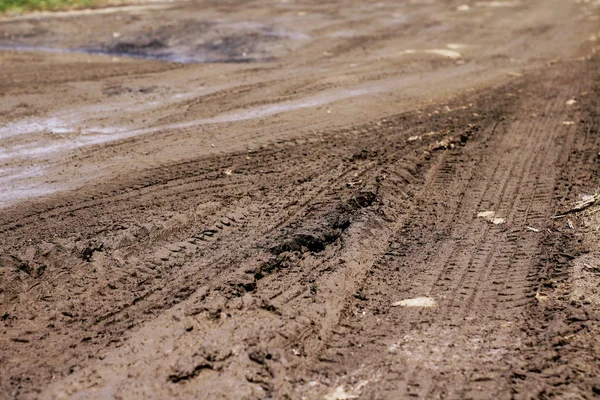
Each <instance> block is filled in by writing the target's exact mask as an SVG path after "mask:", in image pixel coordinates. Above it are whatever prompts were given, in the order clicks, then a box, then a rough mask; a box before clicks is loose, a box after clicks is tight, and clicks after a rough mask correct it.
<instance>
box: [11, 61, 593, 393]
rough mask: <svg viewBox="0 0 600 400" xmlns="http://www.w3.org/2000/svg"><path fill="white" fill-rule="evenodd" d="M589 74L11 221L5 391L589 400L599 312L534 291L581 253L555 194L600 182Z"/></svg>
mask: <svg viewBox="0 0 600 400" xmlns="http://www.w3.org/2000/svg"><path fill="white" fill-rule="evenodd" d="M597 66H598V63H597V60H593V61H588V62H578V63H575V62H573V63H559V64H557V65H554V66H551V67H548V68H544V69H540V70H538V71H535V72H533V73H531V74H530V75H528V76H526V77H524V78H522V79H520V80H518V81H517V83H515V84H513V85H509V86H503V87H500V88H496V89H495V90H493V91H491V92H490V93H489V94H478V95H476V96H472V97H469V98H460V99H457V100H455V102H453V103H450V104H449V107H448V109H447V110H445V111H444V112H442V113H434V112H433V109H431V110H424V111H421V112H411V113H405V114H400V115H393V116H390V117H388V118H385V119H384V120H380V121H376V122H373V123H369V124H365V125H363V126H359V127H355V128H352V129H344V130H337V131H331V132H327V135H315V137H314V138H307V139H302V140H294V141H281V142H279V143H277V144H275V145H274V146H271V147H270V148H267V149H263V150H260V151H254V152H250V153H248V152H246V153H240V154H230V155H226V156H214V157H202V158H199V159H195V160H190V161H188V162H184V163H179V164H175V165H169V166H166V167H164V168H159V169H155V170H151V171H147V172H145V173H144V174H143V175H142V176H135V177H132V176H125V177H122V178H117V179H115V180H114V181H112V182H108V183H105V184H98V185H96V186H91V187H87V188H83V189H81V190H77V191H74V192H71V193H66V194H62V195H58V196H57V198H56V199H51V198H49V199H45V200H39V201H36V202H32V203H29V204H22V205H20V206H15V207H13V208H10V209H6V210H2V212H1V214H0V234H1V235H2V242H0V253H1V254H2V255H1V257H2V258H0V268H1V270H0V273H1V274H2V277H1V278H2V279H1V280H0V282H1V283H0V285H1V286H0V290H1V291H0V296H1V297H0V299H1V303H0V304H1V305H2V309H1V314H2V322H1V323H2V332H3V335H2V337H1V338H0V341H1V342H0V343H1V347H2V349H3V351H2V355H1V356H0V357H1V358H2V360H1V361H2V365H3V367H2V369H3V373H2V374H1V377H0V386H1V389H2V393H4V394H6V395H7V397H10V398H12V397H16V398H28V397H42V398H55V397H72V396H75V395H79V396H82V397H87V398H94V397H102V396H105V395H107V394H109V395H112V396H121V397H123V398H134V397H136V398H147V397H155V398H161V397H166V396H176V395H177V396H183V397H191V396H193V395H194V394H197V393H203V394H205V395H206V396H207V397H217V396H227V397H230V398H252V397H269V396H270V397H274V398H285V397H289V398H301V397H302V396H307V397H309V398H318V397H322V396H326V395H332V393H334V392H337V393H342V392H343V393H345V395H346V396H362V397H363V398H390V399H392V398H404V397H408V396H416V397H420V398H441V397H446V398H468V397H471V398H490V397H500V398H509V397H512V396H519V397H528V396H540V395H542V394H547V395H548V396H552V395H555V396H562V395H565V394H566V395H571V394H573V395H576V394H579V395H580V396H583V397H585V396H587V397H592V396H593V395H594V393H595V390H597V389H596V388H595V387H594V386H593V377H594V374H595V372H596V370H595V369H594V368H597V367H595V366H594V365H592V364H591V360H592V359H593V358H594V357H597V352H596V353H595V351H597V348H594V347H593V346H594V345H593V344H589V341H586V340H585V339H579V338H580V337H581V338H583V337H584V336H576V337H575V338H576V340H581V341H582V342H581V343H584V344H587V345H586V346H583V345H581V346H579V345H577V344H574V345H573V346H571V347H569V345H568V343H567V344H561V343H563V342H562V341H561V340H558V339H556V338H558V337H559V336H560V337H563V338H564V337H565V335H566V336H569V335H570V333H569V332H573V333H580V332H582V329H583V332H590V333H593V329H594V327H593V325H594V321H595V320H594V319H592V317H590V315H591V311H588V310H587V309H586V308H585V305H584V304H582V305H581V307H579V308H577V307H575V311H571V310H572V308H570V307H571V305H569V306H567V305H565V304H564V303H563V302H561V300H560V298H559V297H557V298H556V299H555V300H553V303H545V304H551V306H546V305H540V303H539V296H538V297H537V298H536V294H537V293H538V292H539V287H540V283H541V284H542V285H544V284H545V282H546V279H548V277H550V279H554V278H553V277H558V276H560V272H561V271H560V268H561V265H562V266H563V270H562V272H563V273H564V274H567V276H568V268H569V264H568V258H569V256H567V257H566V259H565V256H564V254H567V255H569V254H572V255H574V254H576V253H573V252H572V251H571V250H569V249H571V248H573V246H576V241H574V240H573V238H571V237H570V236H569V235H568V234H565V235H563V234H561V233H560V230H559V229H558V228H556V227H555V226H554V225H553V224H554V223H553V222H552V221H551V220H550V218H549V217H550V216H551V215H552V214H553V213H554V212H555V210H556V209H557V204H556V201H557V200H556V196H557V195H564V196H566V197H567V198H571V197H573V192H569V193H565V194H563V193H564V191H563V186H561V185H560V183H561V182H568V181H570V180H571V179H572V177H573V176H579V172H578V171H586V172H585V173H587V174H589V177H590V178H592V179H597V177H596V176H595V173H596V171H595V170H593V169H590V168H589V163H586V162H585V160H588V158H589V157H590V156H589V154H587V153H585V154H587V155H584V156H583V157H581V156H578V155H580V154H581V153H580V152H582V151H585V149H587V148H588V147H591V146H592V145H594V144H595V143H596V141H597V132H596V131H595V130H594V129H595V128H594V126H597V122H598V121H597V114H596V111H597V108H595V107H597V103H596V101H597V100H596V99H597V92H596V91H595V90H597V81H596V80H594V79H595V78H594V77H593V76H592V75H591V74H592V72H591V71H594V69H595V68H597ZM586 92H587V93H588V94H587V96H589V97H587V99H591V100H590V101H589V102H587V103H586V102H585V101H583V100H582V101H581V108H572V107H571V108H570V107H569V106H567V105H566V104H565V103H566V102H567V100H569V99H571V98H573V97H577V98H579V97H581V96H583V93H586ZM565 121H574V122H576V123H575V124H564V123H563V122H565ZM594 124H596V125H594ZM577 150H579V153H578V152H577ZM573 151H575V152H574V153H573ZM569 157H570V158H569ZM557 182H558V183H559V184H557ZM486 210H494V211H496V213H498V215H499V216H500V217H502V218H505V219H506V224H503V225H498V226H495V225H492V224H489V223H488V222H487V221H485V220H483V219H478V218H476V215H477V213H478V212H480V211H486ZM527 227H533V228H535V229H538V230H540V231H542V232H543V231H546V229H550V230H551V231H553V232H555V233H556V232H557V230H558V232H559V233H557V234H555V235H552V234H550V236H548V235H547V234H545V233H542V232H537V233H536V232H533V231H529V230H528V229H527ZM563 247H564V248H563ZM575 248H576V247H575ZM565 249H566V250H565ZM560 254H563V255H560ZM556 257H559V258H558V259H557V258H556ZM557 261H559V262H557ZM544 266H546V267H548V268H546V269H545V270H544V271H541V270H540V268H541V267H544ZM541 279H544V281H542V282H540V280H541ZM420 296H428V297H431V298H434V299H435V301H436V304H437V307H435V308H426V309H409V308H401V307H391V304H392V303H394V302H396V301H398V300H402V299H408V298H415V297H420ZM581 310H583V311H584V313H585V315H586V318H587V319H586V320H582V319H581V317H580V315H581V312H580V311H581ZM572 313H576V314H572ZM557 315H565V318H564V319H560V318H561V317H557ZM569 315H578V316H579V317H577V318H573V317H570V316H569ZM556 318H559V319H560V323H561V326H566V328H564V330H559V331H556V330H553V328H552V327H553V326H555V324H553V323H547V322H546V321H549V320H551V319H556ZM524 321H527V322H524ZM555 342H556V343H559V347H560V348H559V349H556V348H555V347H554V348H550V347H548V343H555ZM576 343H579V342H576ZM561 352H562V353H564V355H563V354H562V353H561ZM557 353H558V354H559V355H560V357H559V358H557V357H556V354H557ZM549 355H551V356H549ZM561 357H564V358H563V360H564V362H565V363H568V361H569V360H575V359H576V360H579V364H578V367H577V368H583V369H584V370H585V371H584V373H580V372H579V369H575V368H572V367H560V365H561V363H562V362H563V361H561ZM540 365H541V366H540ZM563 365H566V364H563ZM542 366H543V367H542ZM561 368H562V369H561ZM552 371H559V373H560V374H563V375H561V376H563V377H566V378H564V380H563V381H560V382H559V384H556V382H557V381H556V380H555V375H552ZM561 371H562V372H561ZM564 371H567V372H564ZM333 398H334V397H333ZM338 398H339V397H338Z"/></svg>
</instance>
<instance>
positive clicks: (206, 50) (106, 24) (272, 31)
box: [0, 8, 309, 63]
mask: <svg viewBox="0 0 600 400" xmlns="http://www.w3.org/2000/svg"><path fill="white" fill-rule="evenodd" d="M57 19H60V20H61V23H60V24H57V23H56V22H57ZM75 20H76V21H75ZM62 22H64V23H70V24H76V25H79V27H80V30H79V32H78V33H77V34H75V35H74V34H73V32H67V31H65V30H64V29H63V26H64V24H63V23H62ZM92 32H93V35H92V34H91V33H92ZM307 39H309V36H308V35H307V34H305V33H303V32H300V31H295V30H290V29H284V28H283V27H281V26H278V25H277V24H276V23H261V22H259V21H246V20H227V19H223V18H220V17H219V16H218V15H215V18H214V19H202V20H198V19H194V18H189V19H181V16H179V18H177V19H172V18H169V10H168V9H165V10H160V11H157V10H152V9H150V10H149V9H147V8H139V9H135V8H134V9H132V10H129V12H128V13H126V14H125V13H124V12H118V11H115V12H114V13H87V14H75V15H70V14H63V15H59V16H58V17H54V16H47V15H43V16H40V17H37V18H30V19H20V18H17V19H14V20H5V21H3V22H2V24H0V50H16V51H39V52H52V53H85V54H95V55H108V56H113V57H133V58H144V59H151V60H163V61H170V62H175V63H249V62H266V61H271V60H275V59H277V58H279V57H282V56H283V55H285V54H286V53H287V52H289V51H291V50H293V49H294V48H296V47H298V46H300V45H302V43H304V42H306V41H307Z"/></svg>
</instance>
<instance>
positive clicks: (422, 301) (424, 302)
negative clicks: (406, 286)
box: [392, 297, 437, 307]
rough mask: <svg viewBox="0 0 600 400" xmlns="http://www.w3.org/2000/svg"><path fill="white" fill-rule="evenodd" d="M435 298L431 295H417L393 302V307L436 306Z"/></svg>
mask: <svg viewBox="0 0 600 400" xmlns="http://www.w3.org/2000/svg"><path fill="white" fill-rule="evenodd" d="M436 306H437V303H436V301H435V299H432V298H431V297H415V298H414V299H405V300H401V301H397V302H395V303H392V307H436Z"/></svg>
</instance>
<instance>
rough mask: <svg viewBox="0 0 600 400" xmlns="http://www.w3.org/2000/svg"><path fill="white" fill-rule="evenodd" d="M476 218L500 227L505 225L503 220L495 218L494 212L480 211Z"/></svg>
mask: <svg viewBox="0 0 600 400" xmlns="http://www.w3.org/2000/svg"><path fill="white" fill-rule="evenodd" d="M477 218H483V219H485V220H486V221H488V222H490V223H492V224H494V225H502V224H504V223H506V220H505V219H504V218H498V217H496V211H482V212H480V213H477Z"/></svg>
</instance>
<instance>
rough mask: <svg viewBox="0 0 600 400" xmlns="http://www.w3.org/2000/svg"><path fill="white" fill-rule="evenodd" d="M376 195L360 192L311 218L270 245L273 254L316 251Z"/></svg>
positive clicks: (337, 234)
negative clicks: (277, 242) (276, 242)
mask: <svg viewBox="0 0 600 400" xmlns="http://www.w3.org/2000/svg"><path fill="white" fill-rule="evenodd" d="M376 199H377V196H376V195H375V193H373V192H360V193H358V194H357V195H355V196H354V197H352V198H351V199H350V200H348V201H346V202H344V203H342V204H339V205H337V206H336V207H334V209H333V210H331V211H329V212H327V213H325V214H324V215H320V216H318V217H315V218H311V219H309V220H307V221H306V223H305V224H303V225H302V226H300V227H298V228H297V229H294V230H293V231H292V232H291V233H289V234H287V235H285V236H284V237H283V239H282V241H281V243H279V244H277V245H275V246H273V247H271V249H270V251H271V253H272V254H274V255H279V254H281V253H284V252H306V251H310V252H313V253H318V252H320V251H323V250H325V248H326V247H327V245H328V244H330V243H333V242H335V241H336V240H337V239H338V238H339V237H340V236H341V235H342V233H343V232H344V231H345V230H346V229H348V227H349V226H350V224H351V222H352V219H353V217H354V215H355V214H356V212H357V211H358V210H360V209H361V208H365V207H368V206H370V205H371V204H373V203H374V202H375V201H376Z"/></svg>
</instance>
